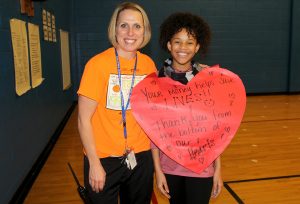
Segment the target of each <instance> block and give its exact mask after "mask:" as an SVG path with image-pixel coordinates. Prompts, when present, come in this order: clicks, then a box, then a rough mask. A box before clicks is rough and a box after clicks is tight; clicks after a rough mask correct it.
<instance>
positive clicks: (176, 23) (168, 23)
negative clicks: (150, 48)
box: [159, 12, 211, 55]
mask: <svg viewBox="0 0 300 204" xmlns="http://www.w3.org/2000/svg"><path fill="white" fill-rule="evenodd" d="M182 29H186V31H187V32H188V34H190V35H192V36H193V37H194V38H195V39H196V40H197V43H199V44H200V49H199V53H200V54H203V55H204V54H206V53H207V50H208V46H209V44H210V40H211V31H210V28H209V25H208V24H207V23H206V22H205V21H204V20H203V19H202V18H201V17H200V16H197V15H194V14H191V13H186V12H185V13H183V12H177V13H173V14H171V15H170V16H169V17H168V18H167V19H165V21H164V22H163V23H162V24H161V26H160V36H159V43H160V46H161V48H162V49H164V50H166V51H169V50H168V47H167V43H168V42H169V41H171V39H172V37H173V36H174V35H175V34H176V33H178V32H180V31H181V30H182Z"/></svg>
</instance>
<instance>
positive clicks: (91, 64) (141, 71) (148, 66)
mask: <svg viewBox="0 0 300 204" xmlns="http://www.w3.org/2000/svg"><path fill="white" fill-rule="evenodd" d="M119 61H120V66H121V79H122V82H121V83H122V91H123V96H124V103H125V105H126V103H127V100H128V93H129V89H130V85H131V81H132V73H133V68H134V64H135V59H131V60H127V59H125V58H122V57H121V56H119ZM155 71H156V68H155V64H154V62H153V61H152V60H151V58H150V57H148V56H147V55H145V54H142V53H140V52H137V70H136V76H135V84H136V83H138V82H139V81H141V80H142V79H143V78H144V77H146V76H147V75H148V74H150V73H152V72H155ZM77 93H78V94H79V95H83V96H85V97H88V98H90V99H92V100H95V101H97V102H98V106H97V108H96V111H95V113H94V115H93V117H92V127H93V134H94V141H95V145H96V150H97V155H98V156H99V158H104V157H108V156H121V155H123V153H124V150H125V138H124V134H123V125H122V122H121V121H122V112H121V98H120V87H119V78H118V71H117V63H116V57H115V51H114V48H109V49H107V50H105V51H104V52H102V53H100V54H98V55H96V56H94V57H93V58H91V59H90V60H89V61H88V63H87V64H86V66H85V69H84V73H83V75H82V79H81V82H80V87H79V90H78V92H77ZM126 125H127V144H128V147H130V148H132V149H133V150H134V152H135V153H138V152H141V151H145V150H149V149H150V141H149V139H148V137H147V135H146V134H145V132H144V131H143V130H142V128H141V127H140V126H139V124H138V123H137V122H136V120H135V119H134V117H133V115H132V113H131V108H130V105H129V107H128V109H127V111H126Z"/></svg>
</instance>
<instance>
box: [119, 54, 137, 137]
mask: <svg viewBox="0 0 300 204" xmlns="http://www.w3.org/2000/svg"><path fill="white" fill-rule="evenodd" d="M115 55H116V61H117V69H118V78H119V85H120V98H121V108H122V122H123V133H124V138H125V139H127V128H126V110H127V109H128V105H129V101H130V97H131V93H132V89H133V85H134V78H135V74H136V65H137V54H136V55H135V63H134V69H133V73H132V80H131V86H130V91H129V93H128V99H127V103H126V106H125V103H124V96H123V91H122V79H121V65H120V60H119V55H118V52H117V50H116V49H115Z"/></svg>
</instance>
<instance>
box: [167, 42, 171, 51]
mask: <svg viewBox="0 0 300 204" xmlns="http://www.w3.org/2000/svg"><path fill="white" fill-rule="evenodd" d="M167 47H168V50H169V51H170V52H171V43H170V41H168V43H167Z"/></svg>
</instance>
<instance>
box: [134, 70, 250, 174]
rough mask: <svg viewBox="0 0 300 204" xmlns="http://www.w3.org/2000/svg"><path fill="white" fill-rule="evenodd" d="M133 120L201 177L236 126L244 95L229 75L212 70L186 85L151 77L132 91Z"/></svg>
mask: <svg viewBox="0 0 300 204" xmlns="http://www.w3.org/2000/svg"><path fill="white" fill-rule="evenodd" d="M130 101H131V108H132V112H133V115H134V117H135V118H136V120H137V121H138V123H139V124H140V125H141V127H142V128H143V129H144V131H145V132H146V134H147V135H148V136H149V138H150V139H151V140H152V142H153V143H154V144H155V145H157V146H158V147H159V148H160V150H161V151H163V152H164V153H165V154H166V155H168V156H169V157H170V158H171V159H173V160H175V161H176V162H177V163H179V164H181V165H182V166H184V167H186V168H188V169H190V170H192V171H194V172H196V173H200V172H201V171H203V170H204V169H205V168H206V167H208V166H209V165H210V164H211V163H212V162H213V161H214V160H215V159H216V158H217V157H218V156H219V155H220V154H221V153H222V152H223V151H224V150H225V148H226V147H227V146H228V144H229V143H230V141H231V140H232V138H233V137H234V135H235V133H236V131H237V130H238V127H239V126H240V123H241V120H242V117H243V114H244V111H245V107H246V93H245V88H244V85H243V83H242V81H241V79H240V78H239V77H238V76H237V75H236V74H234V73H233V72H231V71H229V70H227V69H223V68H219V67H218V66H214V67H210V68H207V69H204V70H202V71H201V72H199V73H198V74H197V75H196V76H195V77H194V78H193V79H192V80H191V81H190V82H189V83H188V84H187V85H183V84H181V83H179V82H176V81H173V80H172V79H170V78H168V77H163V78H158V77H157V76H156V74H155V73H153V74H151V75H149V76H148V77H146V78H145V79H144V80H142V81H141V82H140V83H138V84H137V85H136V86H135V87H134V89H133V92H132V96H131V99H130Z"/></svg>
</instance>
